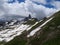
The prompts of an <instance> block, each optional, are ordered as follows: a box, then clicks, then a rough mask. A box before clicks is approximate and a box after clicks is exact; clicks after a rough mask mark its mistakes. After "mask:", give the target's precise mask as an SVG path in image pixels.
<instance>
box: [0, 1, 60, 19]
mask: <svg viewBox="0 0 60 45" xmlns="http://www.w3.org/2000/svg"><path fill="white" fill-rule="evenodd" d="M8 1H10V2H11V1H13V0H0V17H1V18H2V17H3V16H4V15H20V16H28V15H29V14H31V16H32V17H37V18H38V19H40V18H43V17H45V16H47V17H49V16H51V15H52V14H53V13H55V12H56V11H57V10H60V6H59V4H60V1H55V0H53V1H52V0H51V1H50V2H49V3H48V2H47V0H25V1H24V2H19V1H18V0H14V1H13V3H8ZM47 4H50V5H53V6H54V8H53V7H52V8H49V5H48V7H46V6H45V5H47Z"/></svg>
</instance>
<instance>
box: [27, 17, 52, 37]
mask: <svg viewBox="0 0 60 45" xmlns="http://www.w3.org/2000/svg"><path fill="white" fill-rule="evenodd" d="M52 19H53V18H50V19H49V20H47V21H46V22H45V23H43V24H42V25H40V26H39V27H37V28H36V29H34V30H33V31H31V32H30V34H28V35H27V37H30V36H33V35H34V34H35V33H36V32H37V31H39V30H40V29H41V27H43V26H44V25H45V24H47V23H48V22H49V21H50V20H52Z"/></svg>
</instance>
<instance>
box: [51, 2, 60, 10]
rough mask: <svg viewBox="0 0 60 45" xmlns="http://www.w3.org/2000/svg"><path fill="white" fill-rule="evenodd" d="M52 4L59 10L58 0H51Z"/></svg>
mask: <svg viewBox="0 0 60 45" xmlns="http://www.w3.org/2000/svg"><path fill="white" fill-rule="evenodd" d="M52 5H54V6H55V7H56V8H57V9H59V10H60V1H53V2H52Z"/></svg>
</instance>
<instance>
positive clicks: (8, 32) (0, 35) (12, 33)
mask: <svg viewBox="0 0 60 45" xmlns="http://www.w3.org/2000/svg"><path fill="white" fill-rule="evenodd" d="M52 19H53V18H50V19H49V20H47V21H46V22H45V23H43V24H42V25H40V26H39V27H37V28H36V29H34V30H32V31H31V32H30V33H29V34H28V35H27V37H30V36H33V35H34V34H35V33H36V32H37V31H39V30H40V29H41V27H43V26H44V25H45V24H46V23H48V22H49V21H50V20H52ZM41 21H42V20H41ZM41 21H39V22H41ZM39 22H36V23H35V24H34V25H31V26H30V25H24V24H19V25H18V26H16V25H14V26H10V27H15V28H13V29H5V30H2V31H0V41H6V42H9V41H11V40H12V39H13V38H14V37H16V36H19V35H21V34H22V32H23V31H25V30H26V31H29V30H30V29H31V28H32V27H33V26H36V25H37V24H38V23H39ZM10 25H13V22H12V23H11V24H10Z"/></svg>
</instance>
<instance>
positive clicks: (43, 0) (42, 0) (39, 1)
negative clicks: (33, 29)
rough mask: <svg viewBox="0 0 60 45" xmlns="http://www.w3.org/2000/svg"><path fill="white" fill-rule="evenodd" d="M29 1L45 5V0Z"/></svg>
mask: <svg viewBox="0 0 60 45" xmlns="http://www.w3.org/2000/svg"><path fill="white" fill-rule="evenodd" d="M31 1H35V2H38V3H43V4H46V3H47V2H46V0H31Z"/></svg>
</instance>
